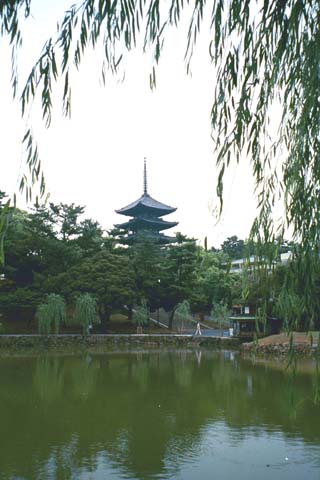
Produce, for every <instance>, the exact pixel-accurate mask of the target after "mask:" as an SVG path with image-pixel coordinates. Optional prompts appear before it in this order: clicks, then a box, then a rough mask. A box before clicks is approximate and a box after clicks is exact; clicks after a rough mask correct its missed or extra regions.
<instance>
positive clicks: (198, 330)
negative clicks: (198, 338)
mask: <svg viewBox="0 0 320 480" xmlns="http://www.w3.org/2000/svg"><path fill="white" fill-rule="evenodd" d="M194 334H195V335H202V333H201V328H200V322H198V323H197V328H196V331H195V333H194Z"/></svg>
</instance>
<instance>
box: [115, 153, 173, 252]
mask: <svg viewBox="0 0 320 480" xmlns="http://www.w3.org/2000/svg"><path fill="white" fill-rule="evenodd" d="M176 210H177V209H176V208H173V207H170V206H169V205H165V204H164V203H161V202H158V200H155V199H154V198H152V197H151V196H150V195H149V194H148V191H147V167H146V161H145V160H144V169H143V194H142V195H141V197H140V198H138V200H135V201H134V202H132V203H130V204H129V205H127V206H126V207H123V208H120V209H119V210H116V213H119V214H120V215H125V216H127V217H132V218H130V219H129V220H128V221H126V222H124V223H119V224H116V225H115V227H116V228H119V229H121V230H123V236H124V238H125V240H126V242H127V243H133V242H134V241H135V240H136V239H137V238H138V237H142V238H146V239H152V240H155V241H156V242H158V243H161V244H166V243H169V242H172V241H173V240H174V239H173V238H172V237H169V236H166V235H164V234H163V233H162V231H163V230H168V229H169V228H172V227H175V226H176V225H178V222H168V221H166V220H163V219H162V218H161V217H164V216H165V215H169V214H170V213H173V212H175V211H176Z"/></svg>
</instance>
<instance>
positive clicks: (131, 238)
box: [124, 231, 176, 245]
mask: <svg viewBox="0 0 320 480" xmlns="http://www.w3.org/2000/svg"><path fill="white" fill-rule="evenodd" d="M145 238H146V239H148V238H149V239H152V240H155V241H156V242H157V243H160V244H162V245H166V244H168V243H174V242H176V238H175V237H168V236H167V235H164V234H163V233H158V232H157V233H156V234H155V233H154V232H152V231H150V234H149V235H146V236H145ZM137 239H138V236H137V234H136V233H129V234H128V235H127V236H126V237H124V242H125V243H127V244H128V245H132V244H133V243H134V242H136V241H137Z"/></svg>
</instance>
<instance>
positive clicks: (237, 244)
mask: <svg viewBox="0 0 320 480" xmlns="http://www.w3.org/2000/svg"><path fill="white" fill-rule="evenodd" d="M221 250H222V251H223V253H226V254H227V255H228V257H229V259H230V260H235V259H238V258H244V256H245V243H244V241H243V240H240V239H239V238H238V237H237V236H236V235H233V236H232V237H228V238H227V239H226V240H225V241H224V242H223V243H222V245H221Z"/></svg>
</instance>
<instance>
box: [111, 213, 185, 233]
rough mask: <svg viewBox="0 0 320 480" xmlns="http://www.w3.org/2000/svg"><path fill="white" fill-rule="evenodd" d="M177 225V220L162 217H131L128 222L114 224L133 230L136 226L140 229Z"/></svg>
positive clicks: (165, 228) (164, 228) (165, 227)
mask: <svg viewBox="0 0 320 480" xmlns="http://www.w3.org/2000/svg"><path fill="white" fill-rule="evenodd" d="M176 225H178V222H166V221H165V220H162V218H145V217H141V216H140V217H136V218H131V219H130V220H129V221H128V222H124V223H119V224H117V225H115V227H116V228H125V229H129V230H134V229H135V228H137V227H140V228H142V229H144V228H145V229H154V228H155V229H156V230H167V229H168V228H172V227H175V226H176Z"/></svg>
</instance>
